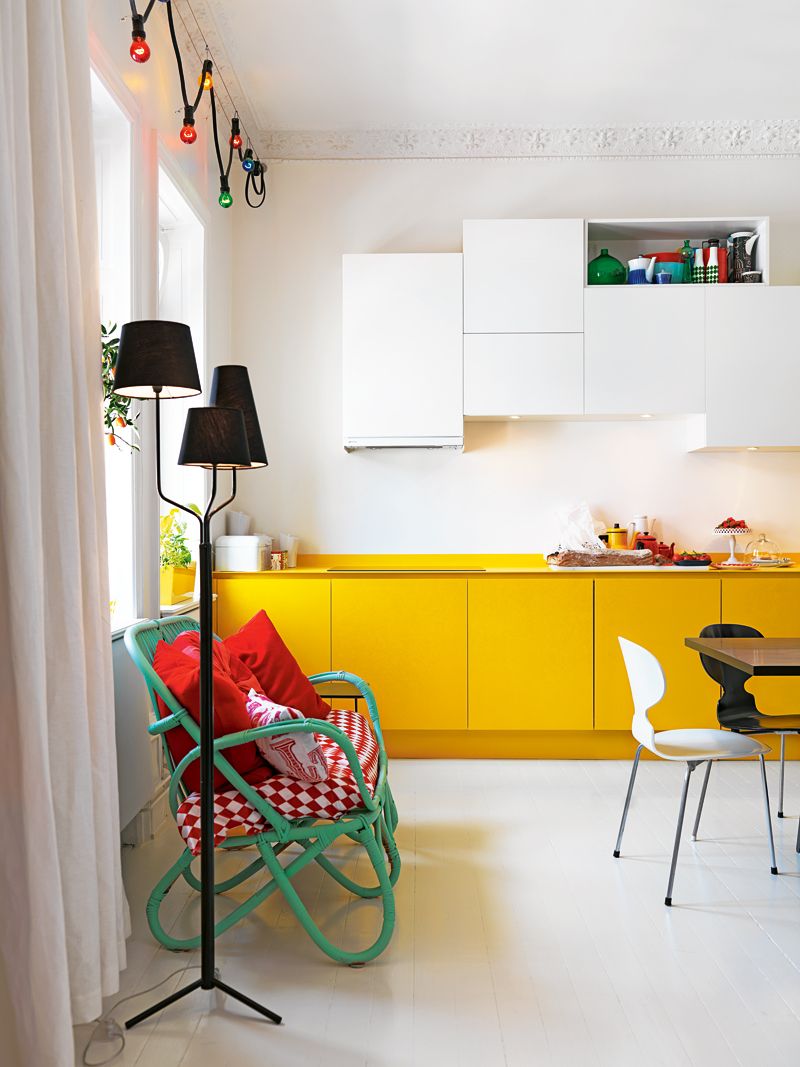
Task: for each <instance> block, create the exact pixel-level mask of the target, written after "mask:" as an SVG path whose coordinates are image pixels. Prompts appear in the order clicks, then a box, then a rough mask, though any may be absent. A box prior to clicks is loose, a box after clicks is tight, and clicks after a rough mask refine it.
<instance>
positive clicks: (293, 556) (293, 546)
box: [281, 533, 300, 567]
mask: <svg viewBox="0 0 800 1067" xmlns="http://www.w3.org/2000/svg"><path fill="white" fill-rule="evenodd" d="M299 544H300V538H299V537H295V535H294V534H286V533H282V534H281V549H282V550H283V551H284V552H285V553H286V566H287V567H296V566H297V549H298V546H299Z"/></svg>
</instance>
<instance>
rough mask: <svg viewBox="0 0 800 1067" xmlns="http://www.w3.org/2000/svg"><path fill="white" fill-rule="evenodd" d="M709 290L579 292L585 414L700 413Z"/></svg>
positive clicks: (641, 287) (603, 289) (590, 289)
mask: <svg viewBox="0 0 800 1067" xmlns="http://www.w3.org/2000/svg"><path fill="white" fill-rule="evenodd" d="M710 288H711V287H709V286H699V285H696V286H692V285H674V286H673V285H618V286H616V285H595V286H589V287H588V288H587V289H586V290H585V329H586V335H585V358H586V414H587V415H643V414H650V415H690V414H694V413H696V412H702V411H705V351H704V349H705V340H704V299H703V298H704V292H705V290H707V289H710ZM743 288H744V286H737V289H739V290H741V289H743Z"/></svg>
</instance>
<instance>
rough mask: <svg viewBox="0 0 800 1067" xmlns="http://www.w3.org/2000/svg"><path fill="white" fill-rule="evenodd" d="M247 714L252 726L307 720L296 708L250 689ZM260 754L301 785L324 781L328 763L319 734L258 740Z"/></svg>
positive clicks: (278, 736) (291, 735) (278, 735)
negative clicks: (302, 783) (278, 702)
mask: <svg viewBox="0 0 800 1067" xmlns="http://www.w3.org/2000/svg"><path fill="white" fill-rule="evenodd" d="M247 714H248V715H249V716H250V722H251V723H252V724H253V726H272V725H273V723H276V722H291V721H292V720H295V721H305V715H304V714H303V713H302V711H298V710H297V708H287V707H286V706H285V705H283V704H276V703H274V701H272V700H270V699H269V697H265V696H264V694H263V693H258V692H256V690H255V689H251V690H250V692H249V693H248V695H247ZM256 745H257V746H258V751H259V752H260V753H261V755H262V756H263V757H264V759H265V760H266V761H267V763H270V764H272V766H273V767H274V768H275V769H276V770H277V771H278V773H279V774H286V775H288V776H289V777H290V778H297V779H298V781H301V782H324V781H325V779H326V778H327V777H328V761H327V759H326V758H325V752H324V750H323V748H322V745H321V744H320V743H319V738H318V737H317V736H316V734H305V733H286V734H270V735H269V737H257V738H256Z"/></svg>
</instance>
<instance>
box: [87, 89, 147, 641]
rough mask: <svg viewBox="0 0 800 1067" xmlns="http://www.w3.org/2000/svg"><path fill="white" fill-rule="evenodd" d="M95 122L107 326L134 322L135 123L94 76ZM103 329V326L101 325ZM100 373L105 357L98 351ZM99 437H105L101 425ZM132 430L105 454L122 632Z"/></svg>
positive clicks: (114, 612)
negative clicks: (132, 240)
mask: <svg viewBox="0 0 800 1067" xmlns="http://www.w3.org/2000/svg"><path fill="white" fill-rule="evenodd" d="M92 123H93V133H94V151H95V172H96V180H97V223H98V235H99V244H100V321H101V322H102V323H103V325H104V326H106V327H111V326H116V328H117V336H118V331H119V327H120V326H121V325H122V323H124V322H127V321H128V320H129V319H130V318H131V310H132V295H131V280H132V271H131V251H132V250H131V243H132V242H131V234H132V226H131V204H132V197H131V132H132V131H131V123H130V120H129V119H128V117H127V115H126V114H125V113H124V112H123V111H122V109H121V108H120V106H119V105H118V104H117V102H116V101H115V100H114V98H113V96H112V95H111V93H109V91H108V89H107V88H106V87H105V85H104V84H103V83H102V82H101V80H100V79H99V78H98V77H97V75H96V74H95V72H94V71H92ZM98 329H99V324H98ZM97 359H98V373H99V370H100V352H99V346H98V354H97ZM97 432H98V433H100V432H101V424H100V422H99V420H98V427H97ZM130 440H131V430H130V428H128V429H122V428H120V430H119V434H117V435H115V441H114V443H113V444H112V443H111V441H110V438H109V443H108V445H107V447H106V450H105V467H106V518H107V527H108V577H109V595H110V600H111V626H112V629H119V628H120V627H122V626H125V625H127V624H128V623H130V622H131V621H132V620H133V619H134V618H136V615H137V605H136V580H135V579H136V574H135V547H136V546H135V538H134V506H133V501H134V463H135V453H133V452H132V450H131V449H130V448H129V447H127V445H126V444H125V443H124V442H127V441H130Z"/></svg>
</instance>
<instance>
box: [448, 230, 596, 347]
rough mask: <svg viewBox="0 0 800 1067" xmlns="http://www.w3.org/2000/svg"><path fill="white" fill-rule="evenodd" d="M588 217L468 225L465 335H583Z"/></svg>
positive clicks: (465, 238) (465, 234) (465, 257)
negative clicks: (585, 238)
mask: <svg viewBox="0 0 800 1067" xmlns="http://www.w3.org/2000/svg"><path fill="white" fill-rule="evenodd" d="M583 276H584V238H583V220H582V219H524V220H514V219H510V220H509V219H497V220H489V221H474V222H473V221H467V222H465V223H464V333H581V332H582V331H583Z"/></svg>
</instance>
